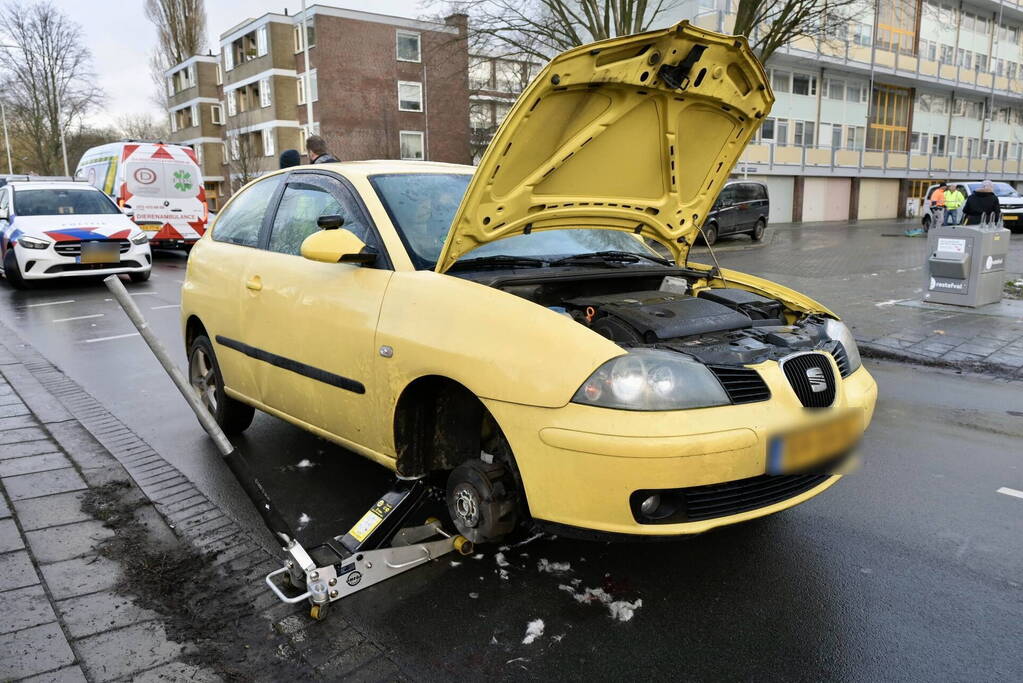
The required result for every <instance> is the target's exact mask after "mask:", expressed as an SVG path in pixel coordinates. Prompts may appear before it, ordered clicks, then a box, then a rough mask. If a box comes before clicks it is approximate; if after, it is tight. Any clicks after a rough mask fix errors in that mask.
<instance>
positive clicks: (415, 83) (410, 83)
mask: <svg viewBox="0 0 1023 683" xmlns="http://www.w3.org/2000/svg"><path fill="white" fill-rule="evenodd" d="M403 85H404V86H416V87H418V88H419V108H418V109H408V108H406V107H402V106H401V86H403ZM425 110H426V98H425V97H424V95H423V84H422V83H420V82H419V81H398V111H411V112H419V113H421V112H423V111H425Z"/></svg>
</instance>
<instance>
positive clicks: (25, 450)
mask: <svg viewBox="0 0 1023 683" xmlns="http://www.w3.org/2000/svg"><path fill="white" fill-rule="evenodd" d="M59 450H60V448H59V447H58V446H57V444H55V443H53V442H52V441H50V440H49V439H42V440H40V441H26V442H24V443H14V444H5V445H4V447H3V448H0V460H10V459H11V458H24V457H25V456H26V455H38V454H39V453H56V452H57V451H59Z"/></svg>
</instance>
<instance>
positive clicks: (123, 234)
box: [0, 182, 153, 289]
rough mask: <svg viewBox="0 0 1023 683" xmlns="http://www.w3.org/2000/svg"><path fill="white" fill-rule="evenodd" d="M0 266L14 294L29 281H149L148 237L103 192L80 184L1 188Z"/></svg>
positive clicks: (22, 185)
mask: <svg viewBox="0 0 1023 683" xmlns="http://www.w3.org/2000/svg"><path fill="white" fill-rule="evenodd" d="M0 264H2V272H3V274H4V277H5V278H6V279H7V282H8V283H10V284H11V286H13V287H15V288H17V289H23V288H25V287H26V286H27V285H28V284H29V283H30V281H33V280H46V279H52V278H64V277H77V276H83V275H111V274H116V273H126V274H128V275H129V276H130V277H131V280H132V282H144V281H145V280H148V279H149V273H150V270H151V269H152V267H153V257H152V254H151V253H150V250H149V238H148V237H147V235H146V233H145V232H143V231H142V230H141V229H140V228H139V227H138V226H136V225H135V223H134V222H132V220H131V219H130V218H129V217H128V216H127V215H125V213H123V212H122V211H121V210H120V209H118V208H117V205H116V204H114V203H113V202H112V201H111V200H110V198H109V197H107V196H106V195H105V194H103V192H102V191H100V190H98V189H96V188H94V187H92V186H90V185H88V184H86V183H81V182H13V183H8V184H7V185H6V186H4V187H2V188H0Z"/></svg>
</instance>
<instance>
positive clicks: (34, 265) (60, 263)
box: [14, 241, 153, 280]
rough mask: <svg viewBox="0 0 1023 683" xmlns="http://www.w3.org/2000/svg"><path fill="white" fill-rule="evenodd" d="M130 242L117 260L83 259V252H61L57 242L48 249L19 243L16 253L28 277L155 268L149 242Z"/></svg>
mask: <svg viewBox="0 0 1023 683" xmlns="http://www.w3.org/2000/svg"><path fill="white" fill-rule="evenodd" d="M128 244H129V247H128V250H127V251H123V252H121V253H120V255H119V256H120V260H119V261H118V262H116V263H82V262H81V257H80V256H65V255H62V254H59V253H57V250H56V245H55V244H51V245H50V246H48V247H47V248H45V249H26V248H25V247H23V246H21V245H20V244H17V245H15V246H14V256H15V258H16V259H17V260H18V268H19V269H20V270H21V276H22V278H23V279H25V280H49V279H52V278H65V277H78V276H97V275H115V274H118V273H141V272H145V271H147V270H149V269H150V268H152V266H153V257H152V253H151V252H150V250H149V245H148V244H135V243H134V242H130V241H129V242H128Z"/></svg>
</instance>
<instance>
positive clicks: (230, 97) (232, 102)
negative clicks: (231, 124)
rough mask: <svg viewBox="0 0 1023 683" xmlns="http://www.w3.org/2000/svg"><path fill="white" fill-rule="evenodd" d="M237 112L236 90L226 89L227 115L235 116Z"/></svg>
mask: <svg viewBox="0 0 1023 683" xmlns="http://www.w3.org/2000/svg"><path fill="white" fill-rule="evenodd" d="M237 113H238V92H237V91H235V90H228V91H227V115H228V116H235V115H236V114H237Z"/></svg>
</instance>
